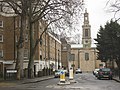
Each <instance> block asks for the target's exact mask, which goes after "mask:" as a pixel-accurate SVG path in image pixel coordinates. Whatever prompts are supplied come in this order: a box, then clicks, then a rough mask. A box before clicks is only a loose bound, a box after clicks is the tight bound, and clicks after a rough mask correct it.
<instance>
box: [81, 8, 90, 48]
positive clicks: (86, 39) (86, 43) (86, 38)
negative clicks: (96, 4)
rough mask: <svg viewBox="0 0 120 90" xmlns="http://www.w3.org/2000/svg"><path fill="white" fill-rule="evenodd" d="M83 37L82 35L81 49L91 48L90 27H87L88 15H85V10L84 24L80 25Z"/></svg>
mask: <svg viewBox="0 0 120 90" xmlns="http://www.w3.org/2000/svg"><path fill="white" fill-rule="evenodd" d="M82 29H83V32H82V33H83V35H82V44H83V47H84V48H86V47H89V48H90V47H91V26H90V25H89V14H88V13H87V9H86V10H85V13H84V24H83V25H82Z"/></svg>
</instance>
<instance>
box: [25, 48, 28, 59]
mask: <svg viewBox="0 0 120 90" xmlns="http://www.w3.org/2000/svg"><path fill="white" fill-rule="evenodd" d="M24 59H28V49H25V50H24Z"/></svg>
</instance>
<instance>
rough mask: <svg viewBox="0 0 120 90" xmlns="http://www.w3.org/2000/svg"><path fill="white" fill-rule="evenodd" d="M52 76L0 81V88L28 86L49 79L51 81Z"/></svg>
mask: <svg viewBox="0 0 120 90" xmlns="http://www.w3.org/2000/svg"><path fill="white" fill-rule="evenodd" d="M53 78H54V76H53V75H52V76H43V77H37V78H32V79H21V80H0V87H11V86H15V85H20V84H29V83H37V82H41V81H45V80H49V79H53Z"/></svg>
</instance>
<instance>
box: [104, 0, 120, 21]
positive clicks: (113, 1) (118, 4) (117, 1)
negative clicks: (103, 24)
mask: <svg viewBox="0 0 120 90" xmlns="http://www.w3.org/2000/svg"><path fill="white" fill-rule="evenodd" d="M106 6H108V11H109V12H111V13H114V17H113V19H115V20H116V21H119V19H120V16H119V14H120V0H108V2H107V4H106Z"/></svg>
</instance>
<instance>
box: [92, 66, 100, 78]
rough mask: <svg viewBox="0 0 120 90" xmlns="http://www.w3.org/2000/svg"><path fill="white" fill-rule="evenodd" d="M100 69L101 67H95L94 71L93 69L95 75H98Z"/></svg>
mask: <svg viewBox="0 0 120 90" xmlns="http://www.w3.org/2000/svg"><path fill="white" fill-rule="evenodd" d="M99 70H100V69H99V68H97V69H95V70H94V71H93V75H95V76H96V77H97V76H98V71H99Z"/></svg>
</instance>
